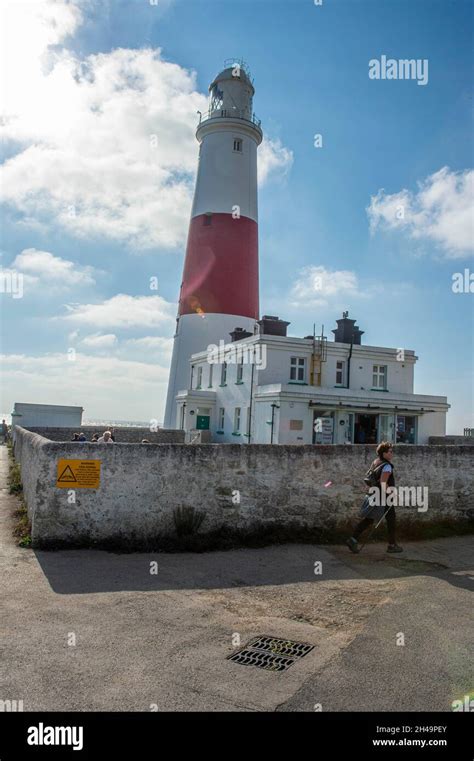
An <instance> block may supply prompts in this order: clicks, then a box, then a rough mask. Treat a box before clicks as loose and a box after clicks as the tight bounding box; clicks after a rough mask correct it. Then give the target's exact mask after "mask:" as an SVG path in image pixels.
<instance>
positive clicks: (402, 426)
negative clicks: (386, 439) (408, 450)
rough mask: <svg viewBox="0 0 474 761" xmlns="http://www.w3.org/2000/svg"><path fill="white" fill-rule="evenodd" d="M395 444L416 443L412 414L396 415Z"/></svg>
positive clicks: (414, 422) (414, 423)
mask: <svg viewBox="0 0 474 761" xmlns="http://www.w3.org/2000/svg"><path fill="white" fill-rule="evenodd" d="M396 436H397V439H396V440H397V444H415V443H416V417H415V416H414V415H397V431H396Z"/></svg>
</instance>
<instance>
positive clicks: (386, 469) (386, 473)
mask: <svg viewBox="0 0 474 761" xmlns="http://www.w3.org/2000/svg"><path fill="white" fill-rule="evenodd" d="M377 455H378V456H377V458H376V459H375V460H374V461H373V463H372V465H371V468H370V471H372V472H373V473H374V476H375V477H376V480H377V481H378V483H377V487H378V489H379V492H382V491H385V490H386V489H387V488H389V487H392V486H395V478H394V475H393V465H392V457H393V447H392V444H391V443H390V442H388V441H382V442H381V443H380V444H379V445H378V447H377ZM370 471H369V473H370ZM367 475H369V474H367ZM380 502H381V500H379V505H371V504H370V501H369V499H368V497H366V499H365V500H364V504H363V505H362V508H361V510H360V514H359V517H361V518H362V520H361V521H360V522H359V523H358V524H357V526H356V527H355V529H354V533H353V534H352V536H351V537H350V538H349V539H348V540H347V542H346V544H347V546H348V547H349V549H350V551H351V552H360V546H359V542H358V539H359V537H360V535H361V534H362V533H363V532H364V531H366V529H368V528H369V526H372V525H373V523H374V520H379V519H380V520H381V519H382V518H383V517H384V516H385V520H386V521H387V530H388V547H387V552H403V547H400V546H399V545H398V544H397V543H396V541H395V526H396V521H395V508H394V507H393V505H392V506H390V507H388V508H387V507H384V506H382V505H380ZM380 511H381V512H380Z"/></svg>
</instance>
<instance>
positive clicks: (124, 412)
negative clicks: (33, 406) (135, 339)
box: [0, 352, 168, 422]
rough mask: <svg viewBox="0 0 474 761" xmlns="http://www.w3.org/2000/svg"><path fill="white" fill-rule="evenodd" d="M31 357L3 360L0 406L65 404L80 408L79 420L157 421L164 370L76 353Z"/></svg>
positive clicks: (152, 366) (163, 384)
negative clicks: (0, 401)
mask: <svg viewBox="0 0 474 761" xmlns="http://www.w3.org/2000/svg"><path fill="white" fill-rule="evenodd" d="M75 357H76V358H75V360H74V361H71V360H70V359H69V358H68V354H67V353H66V352H65V353H63V354H58V353H55V354H45V355H43V356H38V357H31V356H25V355H13V354H10V355H3V356H2V357H0V361H1V363H2V377H3V383H4V395H3V398H4V404H5V405H6V406H7V409H12V407H13V403H14V402H15V401H19V400H28V401H34V402H35V403H38V404H41V403H44V404H71V405H76V404H77V405H79V406H82V407H84V408H85V413H84V414H85V417H88V418H91V417H95V418H107V417H108V418H110V419H118V418H121V419H123V420H143V421H147V420H151V419H154V418H156V419H158V421H159V422H161V421H162V419H163V407H164V398H165V394H166V386H167V382H168V368H164V367H161V366H159V365H158V364H157V363H156V362H154V363H150V364H147V363H144V362H138V361H130V360H124V359H120V358H118V357H115V356H107V357H102V356H90V355H87V354H81V353H79V352H78V353H76V355H75Z"/></svg>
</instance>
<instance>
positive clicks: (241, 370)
mask: <svg viewBox="0 0 474 761" xmlns="http://www.w3.org/2000/svg"><path fill="white" fill-rule="evenodd" d="M243 374H244V363H243V362H239V364H238V365H237V383H243V381H242V376H243Z"/></svg>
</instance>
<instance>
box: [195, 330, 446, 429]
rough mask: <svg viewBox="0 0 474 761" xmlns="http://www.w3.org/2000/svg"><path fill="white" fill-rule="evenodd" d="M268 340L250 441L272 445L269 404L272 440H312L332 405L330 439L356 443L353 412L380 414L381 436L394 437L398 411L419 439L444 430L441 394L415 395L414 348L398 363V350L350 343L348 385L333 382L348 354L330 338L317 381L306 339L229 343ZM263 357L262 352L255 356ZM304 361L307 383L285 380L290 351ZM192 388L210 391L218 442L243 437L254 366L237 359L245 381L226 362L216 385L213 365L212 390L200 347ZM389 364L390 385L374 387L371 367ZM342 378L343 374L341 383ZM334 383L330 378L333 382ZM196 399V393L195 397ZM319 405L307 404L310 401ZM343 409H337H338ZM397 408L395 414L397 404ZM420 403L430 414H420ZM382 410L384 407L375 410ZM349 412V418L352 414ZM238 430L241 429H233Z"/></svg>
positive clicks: (257, 373)
mask: <svg viewBox="0 0 474 761" xmlns="http://www.w3.org/2000/svg"><path fill="white" fill-rule="evenodd" d="M262 343H263V344H264V345H265V346H266V367H265V368H264V369H258V368H257V366H255V367H254V380H253V407H252V430H251V442H253V443H270V441H271V425H270V421H271V418H272V408H271V404H272V403H274V404H278V405H279V408H275V412H274V427H273V443H278V444H312V443H313V424H314V416H315V415H317V416H320V415H322V414H323V412H324V411H325V410H326V408H327V410H332V411H333V413H334V414H333V415H332V418H333V421H334V422H333V443H335V444H344V443H350V442H353V441H354V423H355V415H356V414H358V413H364V414H373V415H379V414H383V415H384V418H383V421H384V422H383V423H382V419H379V429H378V436H379V438H380V437H386V438H389V439H390V440H394V439H395V416H396V415H397V414H403V415H407V416H415V417H416V418H417V443H419V444H423V443H427V441H428V437H429V436H430V435H443V434H444V432H445V419H446V410H447V404H446V399H445V397H436V396H428V395H420V394H413V376H414V373H413V368H414V364H415V361H416V357H415V354H414V352H412V351H410V352H408V351H405V357H404V359H403V361H398V360H397V349H385V348H383V347H366V346H354V347H353V356H352V364H351V383H350V385H351V388H350V389H347V388H344V387H338V386H336V383H335V381H336V363H337V361H338V360H339V361H341V360H340V359H339V358H341V357H342V358H345V357H346V356H347V353H348V347H347V346H346V345H345V344H337V343H332V344H328V348H327V359H328V361H327V362H326V363H323V365H322V368H323V369H322V385H321V386H310V385H308V382H309V371H310V357H311V348H312V342H311V341H307V340H305V339H287V338H286V337H281V336H263V337H261V336H252V337H249V338H247V339H245V340H243V341H239V342H237V343H235V344H227V346H228V347H229V346H233V347H237V346H248V347H252V346H258V345H259V344H262ZM259 356H260V357H261V356H262V354H260V355H259ZM293 356H296V357H304V358H305V359H306V375H305V383H304V384H299V383H291V382H290V367H291V357H293ZM190 364H193V365H194V370H193V379H194V382H193V391H191V392H189V393H190V394H191V395H192V394H200V393H205V392H206V391H212V393H213V394H214V397H213V398H214V403H213V404H214V406H213V412H212V415H211V425H210V428H211V431H212V434H213V435H212V439H213V441H215V442H222V443H247V442H248V437H247V436H245V434H246V433H247V430H248V429H247V419H248V418H247V415H248V409H249V407H250V396H251V376H252V365H251V364H246V363H244V364H243V365H242V382H241V383H237V365H236V364H234V363H232V362H228V364H227V376H226V384H225V385H224V386H222V385H221V372H222V364H214V365H212V389H210V388H209V374H210V368H211V365H209V363H208V356H207V354H206V353H205V352H201V353H200V354H195V355H193V357H192V362H191V363H190ZM374 364H378V365H383V366H386V367H387V390H385V391H384V390H381V389H377V390H372V373H373V365H374ZM199 367H201V368H202V375H201V389H197V390H196V384H197V379H198V377H199V376H198V368H199ZM346 380H347V378H344V381H346ZM331 381H334V382H331ZM193 398H194V397H193ZM310 401H313V402H318V404H319V406H315V407H310V406H309V402H310ZM236 407H238V408H240V431H239V432H237V431H236V430H235V425H234V421H235V409H236ZM339 407H341V409H339ZM221 408H224V410H225V415H224V428H223V430H224V433H217V431H218V430H220V425H219V423H220V409H221ZM396 408H398V410H399V413H397V412H396V411H395V410H396ZM424 409H432V410H434V411H433V412H432V413H424V412H423V414H418V413H420V412H422V411H423V410H424ZM380 410H382V412H380ZM351 416H352V417H351ZM237 433H239V434H240V435H236V434H237Z"/></svg>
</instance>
